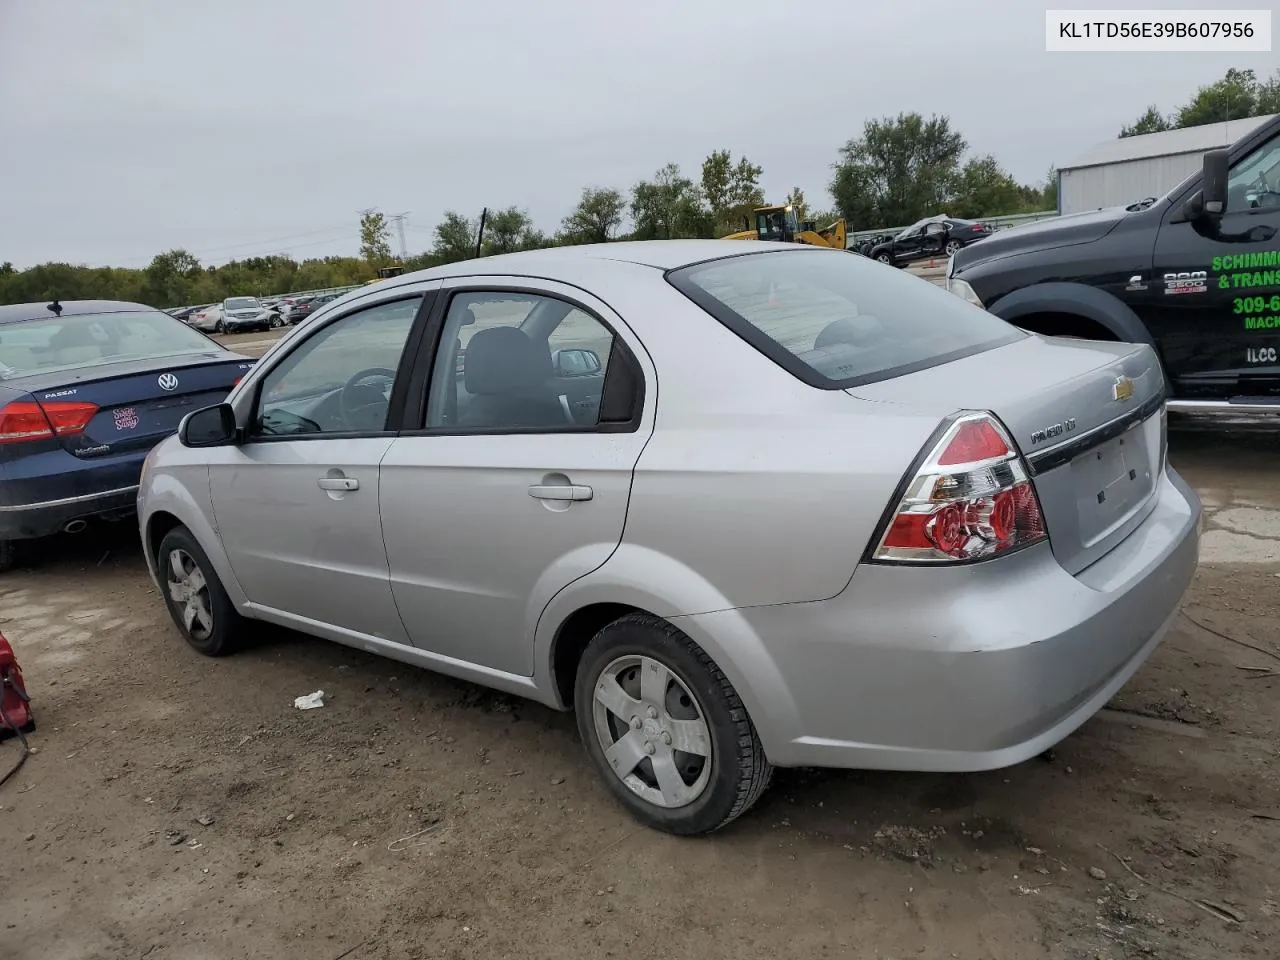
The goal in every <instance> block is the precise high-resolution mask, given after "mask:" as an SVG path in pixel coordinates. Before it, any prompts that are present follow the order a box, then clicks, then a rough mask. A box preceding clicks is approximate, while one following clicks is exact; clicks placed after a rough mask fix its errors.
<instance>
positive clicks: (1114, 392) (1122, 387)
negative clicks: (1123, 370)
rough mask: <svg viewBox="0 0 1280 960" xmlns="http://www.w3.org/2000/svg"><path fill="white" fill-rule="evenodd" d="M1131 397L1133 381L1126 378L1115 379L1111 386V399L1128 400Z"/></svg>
mask: <svg viewBox="0 0 1280 960" xmlns="http://www.w3.org/2000/svg"><path fill="white" fill-rule="evenodd" d="M1132 396H1133V381H1132V380H1130V379H1129V378H1128V377H1116V382H1115V383H1113V384H1112V385H1111V399H1113V400H1128V399H1129V398H1131V397H1132Z"/></svg>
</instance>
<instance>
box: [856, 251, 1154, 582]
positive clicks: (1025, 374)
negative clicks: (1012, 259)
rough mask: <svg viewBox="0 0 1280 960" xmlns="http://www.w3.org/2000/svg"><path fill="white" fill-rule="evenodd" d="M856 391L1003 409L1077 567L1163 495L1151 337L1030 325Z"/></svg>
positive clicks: (943, 405)
mask: <svg viewBox="0 0 1280 960" xmlns="http://www.w3.org/2000/svg"><path fill="white" fill-rule="evenodd" d="M984 242H985V241H984ZM847 392H848V393H849V394H851V395H853V396H856V397H859V398H860V399H863V400H872V401H877V402H881V403H894V404H901V405H903V406H906V407H909V408H911V409H913V410H918V411H919V412H921V413H929V414H934V415H936V416H938V417H939V419H941V418H942V417H945V416H947V415H949V414H951V413H954V412H955V411H956V410H960V409H965V410H989V411H991V412H992V413H994V414H995V415H996V416H997V417H999V418H1000V420H1001V421H1002V422H1003V423H1004V424H1005V426H1006V427H1007V428H1008V429H1009V432H1010V434H1011V435H1012V437H1013V440H1014V443H1015V444H1016V445H1017V447H1018V448H1019V450H1020V451H1021V452H1022V454H1023V455H1024V456H1025V457H1026V458H1027V461H1028V464H1029V466H1030V468H1031V472H1032V476H1033V481H1034V484H1035V488H1036V493H1037V495H1038V497H1039V499H1040V506H1041V509H1042V510H1043V511H1044V519H1045V526H1046V528H1047V529H1048V533H1049V542H1050V545H1051V547H1052V549H1053V552H1054V556H1055V557H1056V558H1057V560H1058V562H1059V563H1060V564H1061V565H1062V566H1063V568H1065V569H1066V570H1067V571H1069V572H1070V573H1078V572H1079V571H1080V570H1083V569H1084V568H1085V567H1087V566H1088V565H1089V564H1091V563H1093V562H1094V561H1096V560H1098V559H1099V558H1101V557H1102V556H1103V555H1104V554H1106V553H1107V552H1108V551H1109V550H1111V549H1112V548H1113V547H1115V546H1116V545H1117V544H1119V543H1120V542H1121V541H1122V540H1123V539H1124V538H1125V537H1127V536H1128V535H1129V534H1130V533H1131V532H1132V531H1133V530H1134V528H1136V527H1137V526H1138V525H1139V524H1140V523H1141V522H1142V521H1143V519H1145V517H1146V515H1147V514H1148V513H1149V512H1150V511H1151V509H1152V508H1153V507H1154V506H1155V493H1156V490H1157V487H1158V483H1159V478H1160V474H1161V472H1162V470H1163V467H1164V456H1165V418H1164V393H1165V381H1164V374H1163V372H1162V370H1161V368H1160V362H1159V360H1158V359H1157V357H1156V354H1155V352H1154V351H1153V350H1152V349H1151V348H1150V347H1148V346H1146V345H1145V344H1129V343H1099V342H1094V341H1085V340H1061V339H1051V338H1045V337H1038V336H1029V337H1026V338H1025V339H1022V340H1019V341H1017V342H1015V343H1012V344H1009V345H1008V346H1004V347H999V348H997V349H995V350H989V351H987V352H985V353H980V354H976V355H974V356H971V357H966V358H964V359H962V360H956V361H954V362H952V363H947V364H943V365H941V366H937V367H932V368H930V369H927V370H921V371H919V372H916V373H912V374H908V375H906V376H902V377H897V378H895V379H893V380H886V381H882V382H880V383H875V384H867V385H865V386H861V387H852V388H850V389H849V390H848V391H847Z"/></svg>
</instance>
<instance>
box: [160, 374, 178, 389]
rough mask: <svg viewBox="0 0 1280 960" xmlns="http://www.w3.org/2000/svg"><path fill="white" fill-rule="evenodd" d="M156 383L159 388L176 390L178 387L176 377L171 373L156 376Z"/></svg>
mask: <svg viewBox="0 0 1280 960" xmlns="http://www.w3.org/2000/svg"><path fill="white" fill-rule="evenodd" d="M156 383H158V384H160V389H161V390H177V389H178V378H177V377H175V376H174V375H173V374H172V373H162V374H160V376H159V378H157V380H156Z"/></svg>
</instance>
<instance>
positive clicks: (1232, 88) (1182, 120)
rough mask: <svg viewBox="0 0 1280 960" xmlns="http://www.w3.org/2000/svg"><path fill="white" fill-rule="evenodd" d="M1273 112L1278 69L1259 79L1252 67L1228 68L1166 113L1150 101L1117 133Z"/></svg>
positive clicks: (1279, 102) (1278, 104)
mask: <svg viewBox="0 0 1280 960" xmlns="http://www.w3.org/2000/svg"><path fill="white" fill-rule="evenodd" d="M1273 113H1280V70H1277V71H1276V72H1275V73H1274V74H1272V76H1271V78H1270V79H1269V80H1259V79H1258V76H1257V74H1256V73H1254V71H1252V70H1236V69H1235V68H1232V69H1230V70H1228V71H1227V72H1226V75H1225V76H1223V78H1222V79H1221V80H1217V81H1215V82H1214V83H1211V84H1208V85H1207V86H1203V87H1201V88H1200V89H1199V90H1197V91H1196V92H1195V95H1194V96H1193V97H1192V98H1191V99H1190V100H1188V101H1187V102H1186V103H1184V104H1183V105H1182V106H1180V107H1178V108H1177V109H1175V110H1172V111H1170V112H1169V113H1162V112H1161V111H1160V108H1159V107H1158V106H1156V105H1155V104H1154V103H1153V104H1151V106H1149V107H1147V109H1146V111H1145V112H1144V113H1143V114H1142V116H1140V117H1138V119H1137V120H1135V121H1134V122H1133V123H1131V124H1129V125H1128V126H1127V127H1123V128H1121V130H1120V136H1121V137H1137V136H1140V135H1142V134H1144V133H1161V132H1163V131H1165V130H1178V129H1181V128H1182V127H1198V126H1201V125H1202V124H1206V123H1221V122H1223V121H1225V120H1244V119H1245V118H1247V117H1265V116H1269V115H1271V114H1273Z"/></svg>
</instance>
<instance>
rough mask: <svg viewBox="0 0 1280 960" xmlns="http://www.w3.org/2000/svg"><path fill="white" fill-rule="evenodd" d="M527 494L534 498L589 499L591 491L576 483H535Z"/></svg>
mask: <svg viewBox="0 0 1280 960" xmlns="http://www.w3.org/2000/svg"><path fill="white" fill-rule="evenodd" d="M529 496H531V497H533V498H534V499H535V500H590V499H591V497H592V491H591V488H590V487H584V486H582V485H580V484H576V483H566V484H551V483H535V484H534V485H533V486H531V487H530V488H529Z"/></svg>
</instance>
